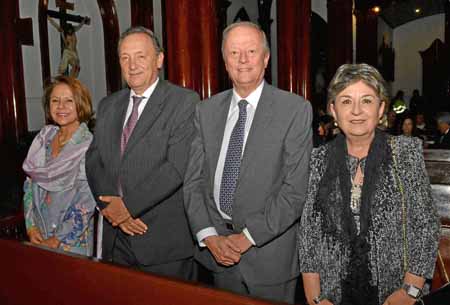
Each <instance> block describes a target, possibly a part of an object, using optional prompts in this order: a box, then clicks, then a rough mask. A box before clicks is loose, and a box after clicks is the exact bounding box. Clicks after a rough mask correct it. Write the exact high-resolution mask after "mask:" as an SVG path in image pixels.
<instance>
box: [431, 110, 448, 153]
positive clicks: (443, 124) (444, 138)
mask: <svg viewBox="0 0 450 305" xmlns="http://www.w3.org/2000/svg"><path fill="white" fill-rule="evenodd" d="M436 121H437V129H438V131H439V133H440V134H441V136H440V137H438V138H437V141H436V143H435V144H434V145H433V148H438V149H450V133H449V130H450V113H449V112H441V113H439V114H438V116H437V117H436Z"/></svg>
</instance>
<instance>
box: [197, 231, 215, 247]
mask: <svg viewBox="0 0 450 305" xmlns="http://www.w3.org/2000/svg"><path fill="white" fill-rule="evenodd" d="M218 235H219V234H217V231H216V228H214V227H207V228H204V229H201V230H200V231H198V232H197V234H196V237H197V241H198V244H199V246H200V247H206V245H205V243H204V242H203V240H204V239H205V238H207V237H209V236H218Z"/></svg>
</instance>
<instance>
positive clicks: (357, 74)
mask: <svg viewBox="0 0 450 305" xmlns="http://www.w3.org/2000/svg"><path fill="white" fill-rule="evenodd" d="M359 81H362V82H363V83H364V84H366V85H367V86H369V87H371V88H372V89H373V90H374V91H375V93H376V94H377V96H378V98H379V99H380V101H384V102H385V103H386V104H388V103H389V95H388V92H387V88H386V81H385V80H384V79H383V76H381V74H380V72H378V70H377V69H375V68H374V67H372V66H371V65H368V64H344V65H342V66H340V67H339V68H338V69H337V71H336V73H335V74H334V76H333V79H332V80H331V82H330V85H329V86H328V98H327V102H328V105H330V104H333V103H334V102H335V100H336V97H337V95H338V94H339V93H341V92H342V91H343V90H345V88H347V87H348V86H350V85H353V84H354V83H357V82H359Z"/></svg>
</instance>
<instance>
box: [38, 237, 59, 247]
mask: <svg viewBox="0 0 450 305" xmlns="http://www.w3.org/2000/svg"><path fill="white" fill-rule="evenodd" d="M59 244H60V241H59V240H58V239H57V238H56V237H55V236H53V237H50V238H48V239H44V240H43V241H42V243H41V245H43V246H47V247H49V248H52V249H57V248H58V247H59Z"/></svg>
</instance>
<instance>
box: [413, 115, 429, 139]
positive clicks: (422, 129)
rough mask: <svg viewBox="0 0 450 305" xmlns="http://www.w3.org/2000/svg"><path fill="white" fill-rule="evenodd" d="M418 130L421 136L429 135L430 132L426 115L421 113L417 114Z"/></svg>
mask: <svg viewBox="0 0 450 305" xmlns="http://www.w3.org/2000/svg"><path fill="white" fill-rule="evenodd" d="M416 128H417V129H418V130H417V131H418V132H419V134H427V133H428V132H429V131H428V126H427V124H426V123H425V115H424V114H423V113H421V112H418V113H417V114H416Z"/></svg>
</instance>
